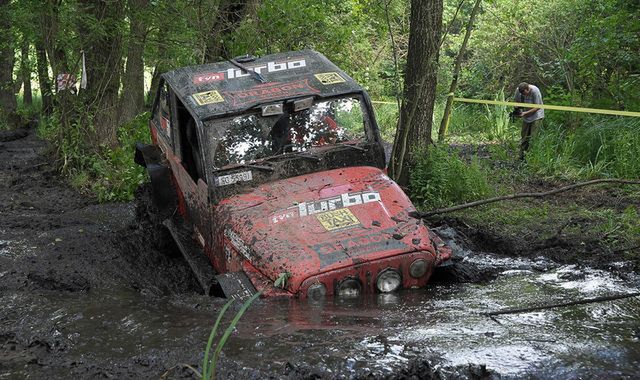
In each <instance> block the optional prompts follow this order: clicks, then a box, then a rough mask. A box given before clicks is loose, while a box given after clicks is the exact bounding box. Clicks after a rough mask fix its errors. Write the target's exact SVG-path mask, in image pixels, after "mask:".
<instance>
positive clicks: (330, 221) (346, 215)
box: [316, 208, 360, 231]
mask: <svg viewBox="0 0 640 380" xmlns="http://www.w3.org/2000/svg"><path fill="white" fill-rule="evenodd" d="M316 218H318V221H319V222H320V224H322V226H323V227H324V228H325V229H326V230H327V231H333V230H337V229H340V228H345V227H353V226H357V225H358V224H360V221H359V220H358V218H356V216H355V215H353V213H352V212H351V211H350V210H349V209H346V208H341V209H338V210H333V211H327V212H323V213H321V214H316Z"/></svg>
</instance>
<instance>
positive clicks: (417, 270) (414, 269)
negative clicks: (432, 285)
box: [409, 259, 428, 278]
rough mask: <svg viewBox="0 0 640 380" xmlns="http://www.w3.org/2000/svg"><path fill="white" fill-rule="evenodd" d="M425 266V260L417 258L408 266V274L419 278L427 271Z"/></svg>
mask: <svg viewBox="0 0 640 380" xmlns="http://www.w3.org/2000/svg"><path fill="white" fill-rule="evenodd" d="M427 266H428V265H427V260H425V259H418V260H416V261H414V262H412V263H411V266H410V267H409V274H410V275H411V277H413V278H420V277H422V276H424V274H425V273H427Z"/></svg>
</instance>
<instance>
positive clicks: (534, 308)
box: [484, 292, 640, 317]
mask: <svg viewBox="0 0 640 380" xmlns="http://www.w3.org/2000/svg"><path fill="white" fill-rule="evenodd" d="M637 296H640V292H636V293H626V294H616V295H613V296H604V297H596V298H587V299H582V300H578V301H570V302H561V303H554V304H549V305H540V306H531V307H523V308H510V309H503V310H498V311H490V312H488V313H484V315H486V316H488V317H493V316H496V315H505V314H519V313H529V312H532V311H538V310H548V309H554V308H558V307H566V306H574V305H584V304H589V303H596V302H605V301H614V300H619V299H624V298H632V297H637Z"/></svg>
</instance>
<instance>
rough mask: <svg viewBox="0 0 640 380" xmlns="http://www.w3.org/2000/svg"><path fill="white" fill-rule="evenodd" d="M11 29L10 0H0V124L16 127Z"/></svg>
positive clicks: (16, 104)
mask: <svg viewBox="0 0 640 380" xmlns="http://www.w3.org/2000/svg"><path fill="white" fill-rule="evenodd" d="M13 40H14V38H13V32H12V30H11V1H10V0H0V124H1V123H2V122H3V121H6V122H7V124H9V126H11V127H17V126H18V125H17V124H18V119H19V118H18V114H17V113H16V109H17V107H18V103H17V101H16V94H15V92H14V83H13V65H14V53H15V47H14V45H13Z"/></svg>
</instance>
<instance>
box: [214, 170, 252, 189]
mask: <svg viewBox="0 0 640 380" xmlns="http://www.w3.org/2000/svg"><path fill="white" fill-rule="evenodd" d="M251 180H253V174H252V173H251V172H250V171H247V172H239V173H232V174H227V175H222V176H220V177H213V182H214V183H215V185H216V186H227V185H233V184H234V183H238V182H249V181H251Z"/></svg>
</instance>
